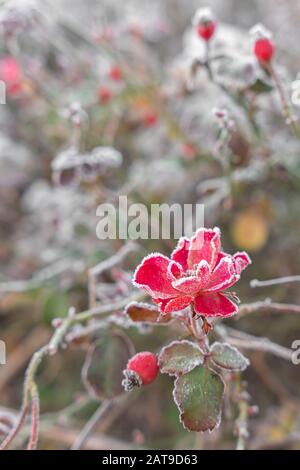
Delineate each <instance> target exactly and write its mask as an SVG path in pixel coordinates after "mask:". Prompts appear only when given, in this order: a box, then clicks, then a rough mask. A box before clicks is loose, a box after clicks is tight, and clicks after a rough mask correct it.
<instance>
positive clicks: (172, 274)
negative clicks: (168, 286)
mask: <svg viewBox="0 0 300 470" xmlns="http://www.w3.org/2000/svg"><path fill="white" fill-rule="evenodd" d="M167 271H168V272H167V275H168V278H169V279H170V281H174V280H175V279H179V278H180V277H181V276H182V274H183V271H182V267H181V265H180V264H179V263H177V262H176V261H171V263H170V264H169V266H168V270H167Z"/></svg>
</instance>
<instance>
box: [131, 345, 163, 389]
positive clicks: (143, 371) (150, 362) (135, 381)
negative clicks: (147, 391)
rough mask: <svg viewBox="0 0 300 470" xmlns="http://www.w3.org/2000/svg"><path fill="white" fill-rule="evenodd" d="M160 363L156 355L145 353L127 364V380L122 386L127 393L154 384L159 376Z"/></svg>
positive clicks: (141, 353)
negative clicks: (134, 388) (135, 388)
mask: <svg viewBox="0 0 300 470" xmlns="http://www.w3.org/2000/svg"><path fill="white" fill-rule="evenodd" d="M158 370H159V368H158V362H157V357H156V355H155V354H153V353H151V352H148V351H144V352H139V353H137V354H136V355H135V356H133V357H132V358H131V359H129V361H128V363H127V368H126V370H125V371H124V376H125V379H124V380H123V382H122V384H123V387H124V388H125V390H126V391H129V390H131V389H132V388H133V387H140V386H141V385H148V384H150V383H151V382H153V381H154V380H155V379H156V377H157V374H158Z"/></svg>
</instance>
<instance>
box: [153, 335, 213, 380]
mask: <svg viewBox="0 0 300 470" xmlns="http://www.w3.org/2000/svg"><path fill="white" fill-rule="evenodd" d="M203 357H204V355H203V352H202V351H201V349H200V348H199V347H198V346H197V345H196V344H194V343H192V342H191V341H186V340H183V341H173V342H172V343H170V344H169V345H168V346H166V347H164V348H163V349H162V350H161V352H160V354H159V356H158V364H159V368H160V372H161V373H162V374H169V375H182V374H186V373H188V372H190V371H191V370H193V369H194V368H195V367H197V366H199V365H200V364H202V363H203Z"/></svg>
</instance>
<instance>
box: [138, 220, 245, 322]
mask: <svg viewBox="0 0 300 470" xmlns="http://www.w3.org/2000/svg"><path fill="white" fill-rule="evenodd" d="M250 263H251V260H250V258H249V256H248V255H247V253H245V252H238V253H236V254H235V255H233V256H232V255H229V254H227V253H224V252H223V251H222V249H221V236H220V230H219V229H218V228H214V229H205V228H201V229H199V230H198V231H197V232H196V233H195V235H194V236H193V237H192V238H191V239H190V240H189V239H187V238H181V239H180V240H179V242H178V245H177V247H176V248H175V250H174V251H173V253H172V254H171V257H170V258H168V257H167V256H164V255H162V254H160V253H154V254H151V255H149V256H147V257H146V258H144V260H143V261H142V263H141V264H140V266H138V267H137V269H136V272H135V274H134V279H133V283H134V285H135V286H137V287H139V288H142V289H145V291H146V292H148V294H150V296H151V297H152V300H153V301H154V302H155V303H156V304H158V306H159V309H160V311H161V312H162V313H163V314H167V313H171V312H176V311H179V310H182V309H184V308H186V307H188V306H191V307H192V308H193V310H194V312H195V313H196V314H198V315H202V316H207V317H216V316H221V317H228V316H231V315H234V314H235V313H237V311H238V307H237V305H236V303H235V302H234V301H233V300H232V298H231V297H233V296H232V295H230V292H228V291H225V289H228V288H230V287H232V286H233V285H234V284H235V283H236V282H237V281H238V280H239V279H240V275H241V272H242V271H243V270H244V269H245V268H246V267H247V266H248V264H250Z"/></svg>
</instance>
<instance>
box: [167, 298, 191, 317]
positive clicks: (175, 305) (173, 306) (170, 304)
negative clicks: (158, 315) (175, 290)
mask: <svg viewBox="0 0 300 470" xmlns="http://www.w3.org/2000/svg"><path fill="white" fill-rule="evenodd" d="M192 301H193V297H192V296H190V295H182V296H179V297H176V298H174V299H171V300H163V301H162V302H161V303H160V304H159V308H160V310H161V312H162V313H172V312H177V311H178V310H183V309H184V308H186V307H188V306H189V305H190V304H191V303H192Z"/></svg>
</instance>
